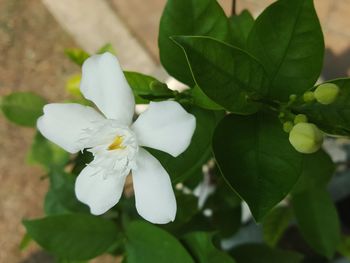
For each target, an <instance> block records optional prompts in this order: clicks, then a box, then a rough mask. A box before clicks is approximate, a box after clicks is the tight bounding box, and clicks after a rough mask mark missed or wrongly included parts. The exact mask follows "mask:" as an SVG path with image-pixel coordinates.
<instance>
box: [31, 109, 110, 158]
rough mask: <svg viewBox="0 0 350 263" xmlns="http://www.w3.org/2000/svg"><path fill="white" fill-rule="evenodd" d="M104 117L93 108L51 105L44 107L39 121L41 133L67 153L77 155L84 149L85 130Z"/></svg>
mask: <svg viewBox="0 0 350 263" xmlns="http://www.w3.org/2000/svg"><path fill="white" fill-rule="evenodd" d="M103 119H104V117H103V116H102V115H101V114H99V113H98V112H97V111H96V110H94V109H93V108H91V107H88V106H83V105H80V104H74V103H51V104H47V105H45V107H44V115H43V116H41V117H40V118H39V119H38V121H37V126H38V129H39V131H40V132H41V133H42V135H43V136H44V137H46V138H47V139H48V140H50V141H52V142H54V143H56V144H57V145H59V146H61V147H62V148H63V149H65V150H66V151H67V152H70V153H76V152H78V151H80V150H81V149H83V148H84V145H82V141H81V140H80V139H81V138H82V134H83V130H84V129H87V128H90V127H92V126H93V125H94V122H96V121H100V120H103Z"/></svg>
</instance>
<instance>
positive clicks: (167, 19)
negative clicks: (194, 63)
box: [158, 0, 229, 86]
mask: <svg viewBox="0 0 350 263" xmlns="http://www.w3.org/2000/svg"><path fill="white" fill-rule="evenodd" d="M228 34H229V24H228V21H227V18H226V15H225V13H224V11H223V10H222V8H221V7H220V5H219V4H218V3H217V2H216V0H168V1H167V4H166V6H165V9H164V11H163V15H162V18H161V21H160V27H159V38H158V44H159V52H160V61H161V62H162V65H163V66H164V68H165V69H166V70H167V72H168V73H169V74H170V75H171V76H173V77H175V78H176V79H178V80H179V81H181V82H183V83H186V84H188V85H190V86H192V84H193V79H192V76H191V72H190V70H189V67H188V65H187V61H186V58H185V56H184V54H183V52H182V50H181V49H180V47H178V46H177V45H176V44H175V43H174V42H173V41H171V40H170V38H169V37H171V36H175V35H190V36H194V35H199V36H211V37H214V38H217V39H220V40H226V39H227V38H228Z"/></svg>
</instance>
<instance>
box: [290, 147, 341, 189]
mask: <svg viewBox="0 0 350 263" xmlns="http://www.w3.org/2000/svg"><path fill="white" fill-rule="evenodd" d="M334 172H335V165H334V163H333V161H332V159H331V157H330V156H329V155H328V154H327V153H326V152H325V151H324V150H319V151H318V152H316V153H314V154H306V155H304V165H303V172H302V174H301V176H300V178H299V180H298V182H297V183H296V185H295V186H294V188H293V193H295V194H296V193H300V192H307V191H309V190H310V189H312V188H316V187H321V188H324V187H326V185H327V184H328V182H329V181H330V179H331V178H332V176H333V174H334Z"/></svg>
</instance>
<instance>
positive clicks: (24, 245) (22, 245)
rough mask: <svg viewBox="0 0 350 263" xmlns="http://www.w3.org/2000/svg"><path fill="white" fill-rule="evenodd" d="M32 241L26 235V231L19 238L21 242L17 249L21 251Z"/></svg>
mask: <svg viewBox="0 0 350 263" xmlns="http://www.w3.org/2000/svg"><path fill="white" fill-rule="evenodd" d="M32 241H33V239H32V238H31V237H30V236H29V235H28V233H25V234H24V236H23V238H22V240H21V243H20V244H19V249H20V250H21V251H24V250H25V249H26V248H27V247H28V246H29V244H30V243H31V242H32Z"/></svg>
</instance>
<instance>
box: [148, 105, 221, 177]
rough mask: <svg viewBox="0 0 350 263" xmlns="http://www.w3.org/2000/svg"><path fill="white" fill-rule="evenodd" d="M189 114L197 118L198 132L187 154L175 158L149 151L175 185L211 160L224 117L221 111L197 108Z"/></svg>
mask: <svg viewBox="0 0 350 263" xmlns="http://www.w3.org/2000/svg"><path fill="white" fill-rule="evenodd" d="M188 112H189V113H192V114H193V115H194V116H195V117H196V130H195V132H194V135H193V137H192V141H191V144H190V146H189V147H188V148H187V150H186V151H185V152H183V153H182V154H180V155H179V156H178V157H176V158H174V157H172V156H171V155H169V154H167V153H164V152H161V151H157V150H154V149H149V151H150V152H151V153H152V154H153V155H154V156H155V157H156V158H157V159H158V160H159V161H160V162H161V164H162V165H163V167H164V168H165V169H166V170H167V171H168V173H169V175H170V177H171V179H172V181H173V183H177V182H181V181H183V180H185V179H186V178H188V177H190V176H191V175H192V174H194V173H196V172H197V171H198V169H199V168H201V167H202V166H203V164H204V163H205V162H206V161H207V160H208V159H209V157H210V154H211V140H212V135H213V132H214V129H215V127H216V125H217V123H218V121H219V120H220V119H221V118H222V116H223V112H221V111H219V112H213V111H208V110H204V109H200V108H197V107H192V108H189V109H188Z"/></svg>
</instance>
